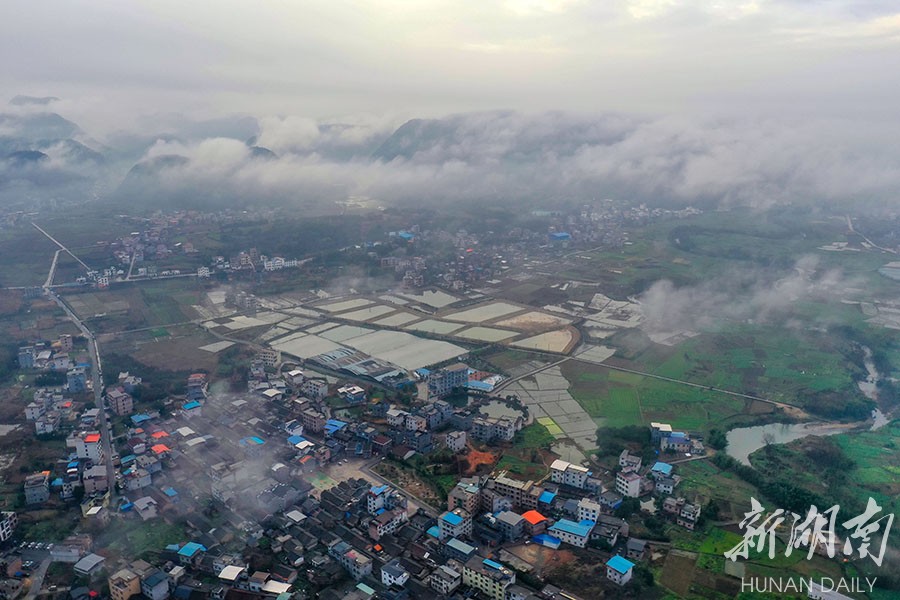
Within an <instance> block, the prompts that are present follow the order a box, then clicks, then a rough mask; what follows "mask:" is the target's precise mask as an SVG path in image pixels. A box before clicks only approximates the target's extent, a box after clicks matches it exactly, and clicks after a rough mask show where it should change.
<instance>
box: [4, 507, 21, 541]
mask: <svg viewBox="0 0 900 600" xmlns="http://www.w3.org/2000/svg"><path fill="white" fill-rule="evenodd" d="M18 524H19V519H18V517H17V516H16V513H14V512H11V511H6V510H5V511H3V512H0V542H5V541H6V540H8V539H9V538H11V537H12V535H13V532H15V530H16V526H17V525H18Z"/></svg>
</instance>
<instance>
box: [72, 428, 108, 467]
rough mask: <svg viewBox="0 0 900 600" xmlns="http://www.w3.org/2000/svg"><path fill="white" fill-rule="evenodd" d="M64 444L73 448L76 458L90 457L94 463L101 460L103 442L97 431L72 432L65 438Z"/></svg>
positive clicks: (98, 462)
mask: <svg viewBox="0 0 900 600" xmlns="http://www.w3.org/2000/svg"><path fill="white" fill-rule="evenodd" d="M66 446H67V447H69V448H74V449H75V454H76V456H78V458H86V459H90V460H92V461H94V464H100V463H102V462H103V444H102V443H101V441H100V432H98V431H82V432H79V433H74V434H72V435H71V436H69V438H68V439H66Z"/></svg>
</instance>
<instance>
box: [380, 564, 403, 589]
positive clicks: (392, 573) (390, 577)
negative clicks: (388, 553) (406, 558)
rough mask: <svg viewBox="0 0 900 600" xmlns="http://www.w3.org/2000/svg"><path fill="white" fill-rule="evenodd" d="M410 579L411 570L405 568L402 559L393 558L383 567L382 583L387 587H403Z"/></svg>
mask: <svg viewBox="0 0 900 600" xmlns="http://www.w3.org/2000/svg"><path fill="white" fill-rule="evenodd" d="M407 581H409V571H407V570H406V569H404V568H403V565H401V564H400V561H399V560H397V559H394V560H392V561H391V562H389V563H388V564H386V565H384V566H383V567H381V583H382V584H383V585H385V586H387V587H391V586H399V587H403V586H404V585H405V584H406V582H407Z"/></svg>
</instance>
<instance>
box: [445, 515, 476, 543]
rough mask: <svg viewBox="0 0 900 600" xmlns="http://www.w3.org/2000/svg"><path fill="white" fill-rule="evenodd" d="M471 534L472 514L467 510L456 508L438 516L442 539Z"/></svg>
mask: <svg viewBox="0 0 900 600" xmlns="http://www.w3.org/2000/svg"><path fill="white" fill-rule="evenodd" d="M471 535H472V516H471V515H470V514H469V513H468V512H467V511H466V510H464V509H462V508H456V509H453V511H452V512H451V511H447V512H445V513H444V514H442V515H441V516H440V517H438V538H439V539H440V540H441V541H446V540H449V539H450V538H458V537H469V536H471Z"/></svg>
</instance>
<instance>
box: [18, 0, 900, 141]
mask: <svg viewBox="0 0 900 600" xmlns="http://www.w3.org/2000/svg"><path fill="white" fill-rule="evenodd" d="M0 89H3V90H6V91H7V92H8V94H9V95H10V96H12V95H15V94H28V95H36V96H40V95H53V96H59V97H61V98H63V99H64V100H66V101H68V102H70V105H69V106H68V107H67V108H68V113H67V114H68V115H71V116H72V117H74V119H75V120H76V121H78V122H79V123H83V124H85V125H86V126H87V127H89V128H91V129H92V130H95V131H99V130H102V129H104V128H106V129H110V128H112V126H111V125H110V122H111V121H114V122H115V124H116V126H123V125H124V124H126V123H128V121H129V119H131V120H135V119H136V118H137V117H136V115H138V114H144V115H146V114H151V115H152V114H166V113H168V112H178V113H184V114H204V115H207V116H209V115H218V114H235V113H238V114H253V115H255V116H260V117H261V116H266V115H289V114H299V115H304V116H307V117H312V118H333V117H338V116H341V115H359V114H368V115H403V116H413V115H415V116H436V115H443V114H448V113H458V112H466V111H476V110H493V109H513V110H521V111H543V110H565V111H575V112H582V113H584V112H605V111H628V112H633V113H652V114H673V113H675V114H682V113H710V112H712V113H718V112H723V113H729V112H731V113H733V112H739V111H740V112H748V113H754V114H760V115H767V114H778V115H779V116H783V115H785V114H798V115H806V114H809V113H810V112H814V113H816V114H820V115H848V114H860V113H866V114H871V115H873V116H886V115H892V114H893V113H894V111H895V106H896V105H897V100H898V96H900V94H898V92H900V3H897V2H896V1H894V0H855V1H854V0H847V1H842V0H821V1H816V0H756V1H752V0H734V1H729V0H719V1H701V0H694V1H692V0H603V1H581V0H477V1H465V0H432V1H428V0H368V1H338V0H327V1H318V0H313V1H299V0H294V1H291V0H254V1H252V2H251V1H248V0H191V1H190V2H184V1H183V0H179V1H172V0H152V1H149V0H148V1H137V0H118V1H100V0H41V1H39V2H35V1H34V0H4V2H2V3H0Z"/></svg>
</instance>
